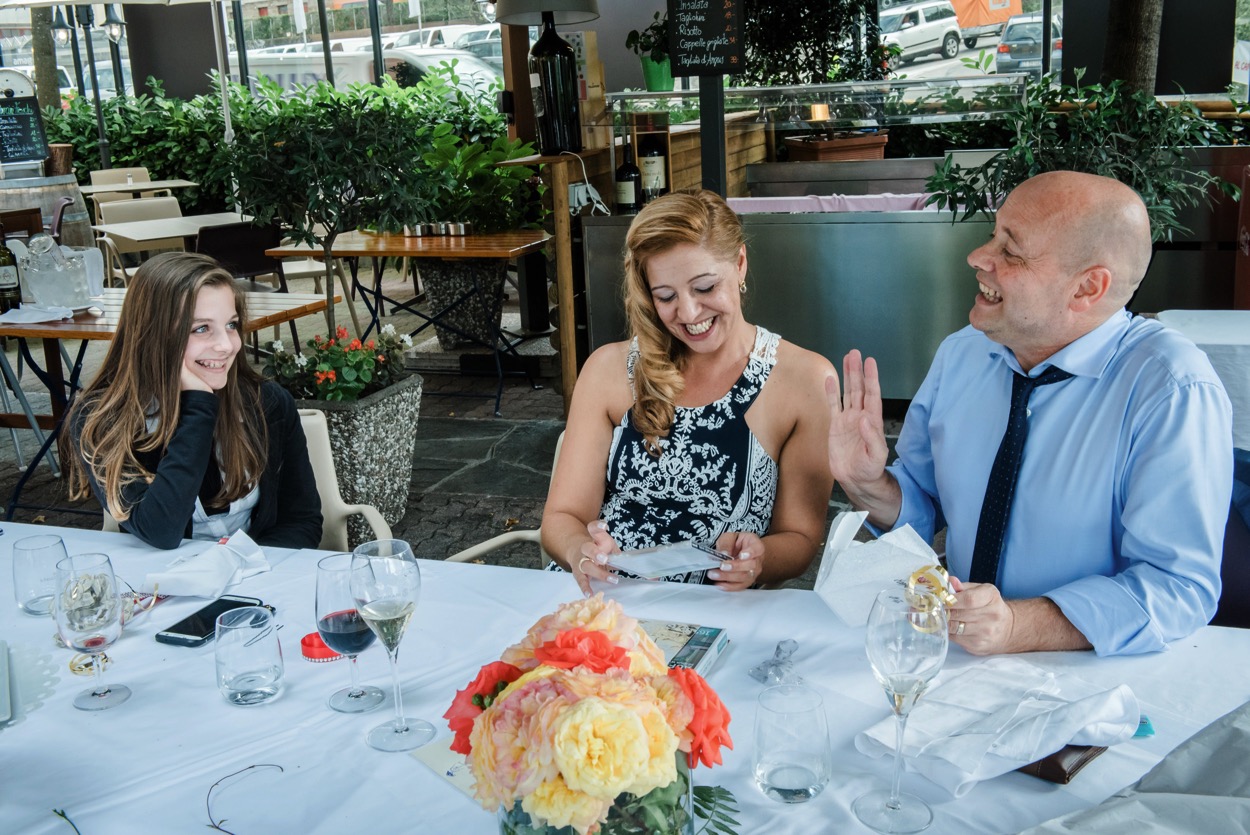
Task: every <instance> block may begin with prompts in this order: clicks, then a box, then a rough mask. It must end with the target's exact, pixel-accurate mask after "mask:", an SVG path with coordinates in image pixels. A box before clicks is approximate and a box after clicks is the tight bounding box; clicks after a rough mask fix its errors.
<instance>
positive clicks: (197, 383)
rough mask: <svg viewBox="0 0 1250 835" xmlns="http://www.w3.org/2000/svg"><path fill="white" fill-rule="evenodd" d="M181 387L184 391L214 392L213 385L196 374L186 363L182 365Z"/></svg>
mask: <svg viewBox="0 0 1250 835" xmlns="http://www.w3.org/2000/svg"><path fill="white" fill-rule="evenodd" d="M179 388H180V389H181V390H182V391H206V392H208V393H209V394H212V393H213V389H212V386H210V385H209V384H208V383H206V382H204V381H203V380H201V379H200V378H199V377H198V376H196V374H195V372H194V371H192V370H191V369H190V368H187V366H186V365H185V364H183V366H182V381H181V385H180V386H179Z"/></svg>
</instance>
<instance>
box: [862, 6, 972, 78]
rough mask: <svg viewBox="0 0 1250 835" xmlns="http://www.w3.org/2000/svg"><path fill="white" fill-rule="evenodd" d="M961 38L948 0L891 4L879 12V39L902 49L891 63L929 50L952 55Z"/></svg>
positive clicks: (895, 63) (894, 63)
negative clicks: (887, 8) (900, 4)
mask: <svg viewBox="0 0 1250 835" xmlns="http://www.w3.org/2000/svg"><path fill="white" fill-rule="evenodd" d="M961 37H962V35H961V34H960V30H959V19H958V18H957V17H956V16H955V7H954V6H952V5H951V4H950V2H949V0H932V2H928V3H914V4H912V5H910V6H895V7H893V8H891V9H890V11H889V12H888V13H882V15H881V42H882V43H883V44H885V45H886V46H895V47H898V48H899V49H900V50H902V51H901V52H899V53H898V55H897V56H895V57H894V58H893V59H892V63H893V65H894V66H897V65H898V64H907V63H910V62H912V61H914V60H915V59H917V58H919V57H920V56H921V55H929V54H932V53H937V54H938V55H941V56H942V57H943V58H954V57H955V56H956V55H958V54H959V41H960V38H961Z"/></svg>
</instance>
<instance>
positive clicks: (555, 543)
mask: <svg viewBox="0 0 1250 835" xmlns="http://www.w3.org/2000/svg"><path fill="white" fill-rule="evenodd" d="M625 287H626V290H625V296H626V302H625V306H626V313H627V316H628V319H629V330H630V333H631V334H632V338H631V339H630V341H628V342H619V343H615V344H612V345H605V346H604V347H602V348H600V349H599V350H597V351H595V353H594V354H593V355H591V357H590V359H589V360H587V362H586V365H585V368H584V369H583V371H582V373H581V375H580V376H579V377H578V380H577V388H576V389H575V390H574V392H573V403H572V407H571V409H570V412H569V421H568V429H567V431H566V434H565V438H564V443H563V447H562V452H561V455H560V460H559V463H558V465H557V467H556V471H555V474H554V477H553V480H552V485H551V491H550V493H549V495H548V497H547V506H546V510H545V512H544V514H543V545H544V548H545V550H546V551H547V552H548V553H550V554H551V555H552V556H553V557H554V558H555V563H553V565H555V566H557V567H560V568H563V569H564V570H569V571H572V572H573V574H574V576H575V578H576V579H577V582H578V585H579V586H580V587H581V588H582V590H583V591H584V592H586V593H589V592H590V591H591V581H592V580H593V581H606V582H615V581H616V575H615V574H613V573H611V572H609V570H608V569H607V568H606V563H607V562H608V558H609V555H611V554H614V553H616V552H618V551H619V550H620V549H621V548H631V549H632V548H646V547H650V546H654V545H662V544H667V543H672V542H679V541H682V540H694V541H697V542H700V543H703V544H706V545H709V546H714V547H715V548H716V549H717V550H718V551H720V552H721V553H722V555H723V557H724V562H722V563H721V565H720V566H719V567H718V568H713V569H712V570H710V571H697V572H690V573H687V574H682V575H678V576H674V577H668V578H665V579H668V580H672V581H678V582H694V583H714V584H716V585H718V586H720V587H721V588H723V589H726V590H729V591H737V590H741V589H745V588H748V587H750V586H753V585H758V584H760V583H775V582H780V581H783V580H786V579H789V578H791V577H795V576H798V575H799V574H802V573H803V571H804V570H805V569H806V568H807V566H808V564H809V563H810V562H811V560H812V558H813V557H814V556H815V553H816V547H817V545H818V543H819V542H820V539H821V535H822V533H823V529H824V521H825V509H826V505H827V502H828V499H829V494H830V491H831V488H832V479H831V477H830V475H829V470H828V467H827V466H825V457H826V455H827V451H826V443H827V441H826V439H827V434H828V416H827V415H822V414H821V413H822V412H824V411H827V410H826V409H825V408H824V406H823V404H824V397H825V395H824V386H825V381H826V379H829V378H832V379H834V380H835V381H836V379H837V378H836V374H835V372H834V370H833V367H832V366H831V365H830V364H829V362H828V361H827V360H826V359H824V358H823V357H821V356H819V355H817V354H814V353H812V352H810V351H805V350H803V349H801V348H798V347H797V346H795V345H792V344H791V343H789V342H786V341H784V340H782V339H781V338H780V337H778V336H777V335H775V334H772V333H769V332H768V331H766V330H764V329H763V328H761V327H757V326H755V325H752V324H751V323H750V322H748V321H746V319H745V317H744V315H743V310H742V296H743V294H744V293H746V292H747V256H746V245H745V241H744V239H743V233H742V224H741V222H740V220H739V219H738V216H737V215H736V214H734V212H733V210H731V209H730V208H729V207H728V206H727V205H726V204H725V201H724V200H723V199H722V198H721V197H720V196H718V195H716V194H714V193H713V192H710V191H697V192H677V193H674V194H670V195H666V196H664V197H661V198H659V199H657V200H655V201H653V202H651V203H649V204H647V206H646V207H645V208H644V209H643V210H642V211H641V212H640V213H639V214H638V216H637V218H635V219H634V222H633V224H632V225H631V226H630V230H629V235H628V237H627V240H626V255H625Z"/></svg>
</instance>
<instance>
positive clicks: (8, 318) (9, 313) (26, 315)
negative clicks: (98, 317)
mask: <svg viewBox="0 0 1250 835" xmlns="http://www.w3.org/2000/svg"><path fill="white" fill-rule="evenodd" d="M73 318H74V311H73V310H72V309H71V308H68V307H39V306H37V305H33V304H25V303H23V304H22V306H21V307H19V308H15V309H14V310H6V311H5V312H4V313H0V322H14V323H24V324H36V323H38V322H57V321H60V320H61V319H73Z"/></svg>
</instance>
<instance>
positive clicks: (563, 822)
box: [521, 775, 612, 835]
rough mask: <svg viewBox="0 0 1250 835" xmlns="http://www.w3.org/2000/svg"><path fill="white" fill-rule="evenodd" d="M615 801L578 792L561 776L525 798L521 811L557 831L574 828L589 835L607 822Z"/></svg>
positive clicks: (545, 782)
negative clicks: (606, 819)
mask: <svg viewBox="0 0 1250 835" xmlns="http://www.w3.org/2000/svg"><path fill="white" fill-rule="evenodd" d="M611 805H612V801H610V800H604V799H602V798H598V797H591V796H590V795H588V794H585V793H583V792H575V791H573V790H572V789H570V788H569V787H568V784H566V783H565V782H564V780H563V778H561V777H560V776H558V775H557V776H556V777H555V778H553V779H551V780H546V781H544V782H543V783H542V784H541V785H539V786H538V788H536V789H534V791H533V792H531V793H530V794H529V795H528V796H526V797H524V798H522V799H521V808H522V809H524V810H525V811H526V812H528V813H529V814H530V816H531V817H533V818H535V819H536V821H545V822H546V823H547V825H548V826H552V827H555V828H557V829H559V828H561V827H565V826H571V827H573V828H574V829H576V830H577V831H578V832H580V833H583V835H585V833H586V832H589V831H590V830H591V829H592V828H593V827H594V826H596V825H597V824H599V823H600V822H602V821H603V819H604V818H605V817H606V816H607V814H608V807H609V806H611Z"/></svg>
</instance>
